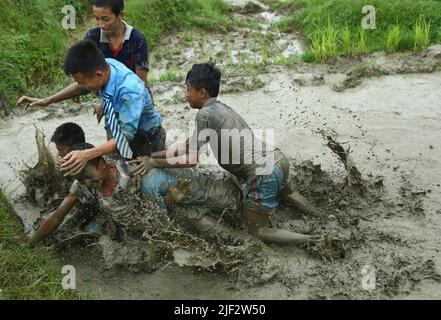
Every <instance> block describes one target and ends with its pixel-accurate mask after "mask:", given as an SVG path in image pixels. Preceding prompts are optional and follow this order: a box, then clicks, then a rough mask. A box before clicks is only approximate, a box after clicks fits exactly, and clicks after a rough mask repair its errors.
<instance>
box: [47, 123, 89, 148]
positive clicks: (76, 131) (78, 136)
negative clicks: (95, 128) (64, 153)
mask: <svg viewBox="0 0 441 320" xmlns="http://www.w3.org/2000/svg"><path fill="white" fill-rule="evenodd" d="M51 142H54V143H56V144H63V145H65V146H68V147H69V148H71V147H73V146H74V145H76V144H78V143H85V142H86V138H85V136H84V131H83V129H82V128H81V127H80V126H79V125H77V124H76V123H72V122H67V123H63V124H62V125H61V126H59V127H58V128H57V129H55V132H54V134H53V135H52V138H51Z"/></svg>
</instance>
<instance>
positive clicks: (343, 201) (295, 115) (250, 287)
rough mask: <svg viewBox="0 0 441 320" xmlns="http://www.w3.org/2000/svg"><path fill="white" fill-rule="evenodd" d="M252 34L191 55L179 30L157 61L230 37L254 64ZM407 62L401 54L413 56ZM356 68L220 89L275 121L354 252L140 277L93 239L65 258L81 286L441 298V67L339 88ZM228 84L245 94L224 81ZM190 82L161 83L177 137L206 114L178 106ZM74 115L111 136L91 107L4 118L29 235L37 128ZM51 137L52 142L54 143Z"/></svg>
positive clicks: (269, 252)
mask: <svg viewBox="0 0 441 320" xmlns="http://www.w3.org/2000/svg"><path fill="white" fill-rule="evenodd" d="M234 2H236V4H237V1H234ZM240 2H242V1H240ZM246 2H247V1H243V2H242V3H241V4H242V5H243V4H245V3H246ZM262 8H263V10H260V12H258V13H254V14H251V16H253V15H254V16H260V17H261V18H262V21H263V22H262V30H269V27H268V26H269V25H270V24H271V23H272V22H274V21H275V20H277V19H278V16H277V13H274V12H271V11H269V10H268V8H267V7H265V6H262ZM268 32H270V31H268ZM243 34H245V33H244V30H234V31H233V32H231V33H230V34H229V35H227V36H225V35H221V34H219V35H214V36H213V35H205V36H204V37H205V38H204V37H203V39H202V42H204V43H210V44H212V46H211V47H209V48H205V49H204V48H203V49H202V50H201V49H200V48H201V46H199V44H195V45H194V46H189V48H187V49H188V51H185V50H184V51H183V50H180V48H181V47H180V46H181V45H183V44H179V39H178V37H173V38H172V40H173V41H170V42H169V43H168V44H167V46H166V49H167V48H169V49H170V50H169V51H170V52H172V50H171V49H172V48H174V46H175V45H176V44H179V46H177V48H178V49H179V50H177V51H178V52H177V53H176V55H171V56H163V57H162V58H161V59H160V60H159V61H156V63H155V66H157V67H158V68H157V69H161V68H162V69H163V70H168V69H170V68H172V69H173V68H178V69H179V70H182V71H186V70H187V69H188V67H189V66H190V65H191V63H192V62H193V60H194V59H196V58H195V57H197V59H205V58H206V56H205V55H204V52H206V51H208V52H211V51H213V52H214V51H216V48H218V50H219V52H221V51H226V50H225V48H224V46H225V45H226V43H225V42H227V43H229V48H230V49H229V50H230V51H228V52H227V53H228V54H227V56H228V57H227V58H225V59H226V61H227V62H226V65H230V66H231V65H233V69H234V62H236V63H239V64H240V63H243V60H240V59H243V56H246V57H248V58H249V57H251V56H252V57H253V59H259V56H258V54H259V50H257V49H256V48H255V47H253V46H249V45H248V44H249V43H251V41H249V38H247V37H246V36H243ZM228 37H230V38H228ZM240 37H242V38H240ZM237 39H239V42H237ZM286 39H291V40H293V39H297V36H296V35H295V34H291V35H289V36H287V37H283V36H282V37H276V38H275V39H273V41H276V42H284V41H285V42H284V43H285V44H288V45H290V44H292V43H293V41H291V40H290V41H288V42H286ZM208 40H209V41H208ZM202 47H203V46H202ZM274 47H277V48H278V49H277V50H276V52H274V54H277V55H280V54H283V50H285V49H284V48H282V47H283V44H281V45H280V46H277V45H274ZM294 47H295V50H297V49H296V48H298V47H297V46H296V45H294ZM247 50H249V51H247ZM293 50H294V49H293ZM235 52H236V53H235ZM241 52H242V54H239V53H241ZM299 52H300V51H299ZM244 53H245V54H244ZM234 57H237V59H238V60H237V61H236V60H234V59H235V58H234ZM241 57H242V58H241ZM246 57H245V58H246ZM387 59H392V60H393V57H392V58H391V57H390V56H388V57H387ZM380 60H381V59H380ZM400 61H401V60H397V61H396V63H395V64H396V65H402V63H401V62H400ZM231 70H232V69H228V68H226V71H225V74H226V75H227V76H228V75H229V74H234V72H232V71H231ZM347 70H348V68H347V67H345V66H340V65H338V64H337V65H334V66H304V65H300V66H299V67H298V68H296V69H292V70H288V69H284V68H276V67H273V68H270V69H269V70H268V69H267V70H266V72H265V73H262V74H260V75H259V76H260V78H261V80H262V83H263V85H262V86H261V88H260V89H258V88H257V87H256V88H254V89H255V90H252V91H250V92H239V93H234V94H223V95H222V96H221V99H222V100H223V101H224V102H226V103H227V104H230V105H231V106H232V107H234V108H235V109H236V110H237V111H238V112H239V113H240V114H241V115H242V116H243V117H244V118H245V119H246V121H247V122H248V123H249V125H250V126H251V127H252V128H257V129H274V130H275V140H276V141H275V144H276V145H277V146H278V147H280V148H281V149H282V151H284V152H285V153H286V154H287V155H288V156H289V157H290V158H291V160H292V168H291V171H292V174H293V177H294V183H295V187H296V188H297V189H298V190H299V191H301V192H302V193H303V194H305V195H306V196H308V198H310V199H311V200H312V201H313V202H314V203H315V204H316V205H317V206H318V207H319V208H320V209H321V210H322V211H324V212H325V213H326V215H327V214H333V215H335V216H336V217H337V219H338V222H339V225H340V231H339V233H340V235H341V237H342V238H345V239H346V240H347V243H344V245H345V246H344V248H343V249H344V250H343V251H342V252H340V254H341V253H344V255H342V256H340V257H338V256H336V255H335V254H333V252H326V251H323V250H322V248H316V247H306V248H305V247H303V248H297V247H277V246H267V245H263V244H261V243H260V242H257V243H256V244H255V246H254V247H253V249H252V250H248V251H249V252H245V253H244V254H243V255H242V257H245V258H246V260H247V261H245V262H243V264H242V266H239V267H238V268H236V269H229V270H228V272H225V270H224V271H219V272H209V271H202V270H197V269H194V268H188V267H178V266H177V265H176V264H175V263H173V262H172V261H169V263H165V264H164V265H163V266H161V268H160V269H159V270H157V271H154V272H151V273H147V272H142V273H132V272H128V271H127V270H125V269H114V270H108V271H104V270H103V269H102V261H101V260H100V257H99V255H97V254H96V252H95V250H94V249H95V247H94V246H90V247H78V248H76V250H73V251H68V252H65V254H63V255H62V256H61V257H60V259H61V260H62V262H63V263H65V264H72V265H74V266H75V267H76V269H77V276H78V278H79V283H78V288H79V290H80V291H82V292H90V293H92V294H94V295H96V296H98V297H100V298H106V299H113V298H122V299H143V298H144V299H145V298H147V299H230V298H233V299H236V298H237V299H240V298H241V299H243V298H250V299H272V298H273V299H293V298H300V299H302V298H305V299H306V298H334V299H335V298H358V299H361V298H389V299H390V298H420V299H424V298H435V299H440V298H441V284H440V282H439V280H440V276H439V275H440V274H441V262H440V261H441V260H440V258H441V257H440V250H441V236H440V235H439V230H440V227H441V211H440V206H441V187H440V184H441V181H440V179H439V172H440V169H441V160H440V159H441V145H440V143H439V141H440V138H441V122H440V119H441V109H440V108H439V101H440V98H441V93H440V92H439V87H440V84H441V73H439V72H437V73H431V74H422V73H416V74H404V75H403V74H402V75H392V76H384V77H378V78H373V79H365V80H363V81H362V82H361V84H360V85H358V86H357V87H355V88H352V89H347V90H345V91H343V92H337V91H336V90H335V84H338V83H340V82H341V81H343V80H344V79H345V78H346V77H347ZM330 71H331V72H330ZM401 72H402V71H401ZM409 72H410V71H409ZM412 72H414V71H412ZM235 76H237V75H235ZM241 76H243V75H241ZM227 85H228V86H229V87H231V86H235V85H237V84H236V83H235V82H233V83H232V84H231V83H227ZM223 89H224V91H227V92H233V91H232V90H225V89H226V88H225V86H224V87H223ZM182 90H183V85H182V83H178V82H176V83H171V82H165V83H157V84H155V85H154V86H153V91H154V93H155V98H156V101H157V103H158V104H159V107H158V110H159V112H160V113H161V114H162V115H163V117H164V120H165V123H164V126H165V127H166V129H167V131H168V143H171V142H172V141H175V140H182V139H184V138H185V137H186V136H187V135H188V132H189V130H191V127H192V126H193V123H192V122H193V121H194V117H195V111H194V110H190V109H189V108H188V107H187V106H186V105H185V104H182V103H179V101H182V97H183V91H182ZM238 91H243V90H238ZM65 121H73V122H77V123H78V124H80V125H81V126H82V127H83V128H84V129H85V131H86V138H87V140H88V141H89V142H91V143H94V144H98V143H101V142H103V141H104V140H105V133H104V129H103V128H102V126H99V125H97V124H96V120H95V118H94V117H93V116H92V108H91V106H90V104H85V105H82V106H64V105H59V106H54V107H51V108H48V109H44V110H43V109H42V110H40V111H37V112H34V113H29V114H25V115H16V116H14V118H12V119H9V120H6V121H4V122H1V123H0V145H1V146H2V147H3V150H6V151H7V152H3V153H2V155H1V160H0V183H1V185H2V188H3V190H4V191H5V193H6V195H7V196H8V198H10V199H12V200H16V201H14V203H13V205H14V207H15V208H16V211H17V213H18V214H19V215H20V217H21V218H22V220H23V221H24V224H25V228H26V230H27V231H29V230H31V229H32V225H33V224H34V222H35V220H36V219H37V218H38V217H40V216H41V214H42V213H41V212H40V211H39V209H38V208H35V207H33V206H32V205H30V204H28V203H27V202H26V201H23V199H22V198H21V196H22V195H23V193H24V192H25V188H24V187H23V185H22V184H21V182H20V180H19V175H18V172H19V171H20V170H21V169H23V165H24V164H28V165H29V166H33V165H35V164H36V163H37V160H38V156H37V147H36V145H35V142H34V141H35V139H34V136H35V128H34V125H36V126H37V127H38V128H40V129H42V130H43V131H44V132H45V133H46V135H47V139H48V138H49V137H50V134H51V133H52V132H53V130H54V129H55V128H56V127H57V126H58V125H60V124H61V123H63V122H65ZM326 136H332V137H333V138H334V139H335V140H336V141H338V142H339V143H340V144H341V145H342V146H343V147H344V148H346V149H347V148H350V153H351V157H352V160H353V162H354V164H355V165H356V166H357V168H358V169H359V171H360V172H361V174H362V177H363V183H364V188H361V189H353V188H348V187H347V185H346V184H345V179H346V177H347V174H346V172H345V169H344V166H343V164H342V163H341V161H340V159H339V158H338V156H337V155H336V154H335V153H333V152H332V151H331V150H330V149H329V148H328V147H327V144H328V140H327V139H326ZM49 147H50V148H51V150H52V151H54V147H53V145H49ZM305 161H312V163H305ZM201 167H203V168H206V167H212V168H214V169H216V168H218V167H217V165H216V164H215V161H214V160H213V157H212V155H207V156H204V157H203V164H202V166H201ZM274 223H276V224H278V225H280V226H281V227H284V228H287V229H291V230H294V231H297V232H306V233H312V234H322V233H323V232H324V231H326V230H327V219H326V218H324V219H312V218H308V217H302V216H301V215H299V214H298V213H296V212H292V210H291V209H289V208H283V209H282V210H280V212H278V214H277V215H276V216H275V219H274ZM334 253H335V252H334ZM367 265H370V266H373V267H374V268H375V270H376V283H377V287H376V289H375V290H364V289H363V287H362V285H361V284H362V277H363V275H362V273H361V272H362V270H363V268H364V267H365V266H367Z"/></svg>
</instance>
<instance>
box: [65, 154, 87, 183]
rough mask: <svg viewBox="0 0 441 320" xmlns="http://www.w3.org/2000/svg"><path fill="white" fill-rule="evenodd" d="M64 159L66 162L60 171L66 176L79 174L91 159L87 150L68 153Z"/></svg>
mask: <svg viewBox="0 0 441 320" xmlns="http://www.w3.org/2000/svg"><path fill="white" fill-rule="evenodd" d="M63 160H64V161H65V162H64V163H63V164H62V165H61V167H60V171H61V172H63V173H64V176H65V177H66V176H75V175H77V174H79V173H80V172H81V171H82V170H83V169H84V167H85V166H86V164H87V162H88V161H89V160H90V159H89V156H88V153H87V150H77V151H72V152H70V153H68V154H67V155H66V156H65V157H64V158H63Z"/></svg>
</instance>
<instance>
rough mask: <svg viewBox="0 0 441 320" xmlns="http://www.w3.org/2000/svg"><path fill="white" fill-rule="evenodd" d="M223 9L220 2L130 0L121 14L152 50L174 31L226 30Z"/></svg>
mask: <svg viewBox="0 0 441 320" xmlns="http://www.w3.org/2000/svg"><path fill="white" fill-rule="evenodd" d="M227 9H228V5H227V4H225V2H223V1H221V0H130V1H129V2H128V3H127V5H126V10H125V11H126V18H127V21H128V22H129V23H131V24H132V25H133V26H136V28H138V29H140V30H141V31H142V32H144V34H145V36H146V37H147V39H148V40H149V43H150V45H151V46H152V47H154V46H155V45H157V44H158V41H159V39H160V38H161V37H162V36H164V35H165V34H168V33H170V32H174V31H182V30H185V29H190V28H198V29H203V30H207V31H214V30H217V31H225V32H226V31H228V27H229V26H232V25H233V24H234V22H233V21H230V19H229V18H228V17H227V16H226V12H227ZM236 23H237V22H236Z"/></svg>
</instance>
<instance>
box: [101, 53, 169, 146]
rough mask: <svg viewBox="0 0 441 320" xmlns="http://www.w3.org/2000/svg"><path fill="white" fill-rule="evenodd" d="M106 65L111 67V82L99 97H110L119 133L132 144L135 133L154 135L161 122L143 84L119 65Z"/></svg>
mask: <svg viewBox="0 0 441 320" xmlns="http://www.w3.org/2000/svg"><path fill="white" fill-rule="evenodd" d="M106 61H107V63H108V65H109V67H110V79H109V82H108V83H107V85H106V87H105V88H103V89H101V90H100V91H99V93H100V95H107V96H110V97H111V102H112V107H113V110H114V111H115V113H116V117H117V119H118V123H119V125H120V128H121V131H122V133H123V134H124V135H125V136H126V137H127V139H129V140H133V138H134V137H135V134H136V133H137V132H138V131H143V132H145V133H153V132H154V131H156V130H157V129H158V128H159V127H160V126H161V123H162V119H161V117H160V115H159V114H158V112H157V111H156V108H155V106H154V104H153V102H152V98H151V97H150V94H149V92H148V91H147V89H146V87H145V84H144V82H143V81H142V80H141V79H140V78H139V77H138V76H137V75H136V74H135V73H134V72H133V71H131V70H130V69H128V68H127V67H126V66H125V65H124V64H122V63H121V62H118V61H116V60H114V59H110V58H108V59H106ZM107 124H108V123H107V119H106V125H107Z"/></svg>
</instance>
